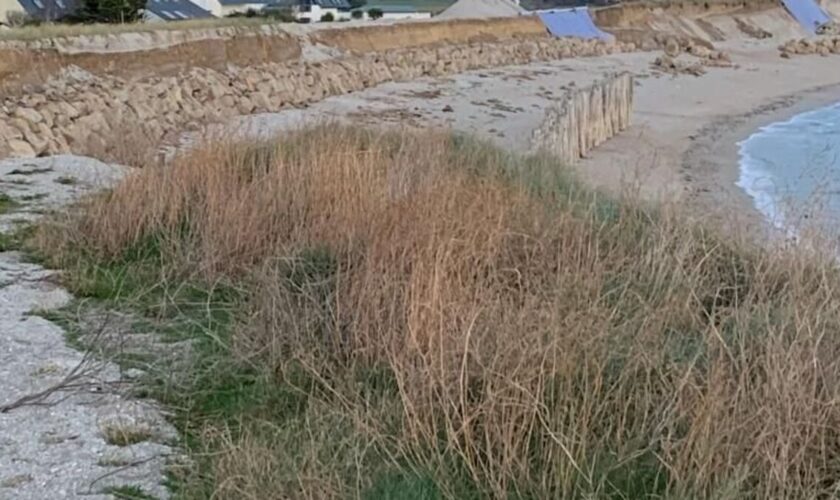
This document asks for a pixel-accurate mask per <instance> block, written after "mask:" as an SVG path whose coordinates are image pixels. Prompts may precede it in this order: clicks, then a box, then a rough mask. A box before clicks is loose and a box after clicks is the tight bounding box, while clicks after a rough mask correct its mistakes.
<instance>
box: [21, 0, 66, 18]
mask: <svg viewBox="0 0 840 500" xmlns="http://www.w3.org/2000/svg"><path fill="white" fill-rule="evenodd" d="M18 1H19V2H20V5H21V7H23V10H24V11H25V12H26V14H27V15H29V16H31V17H34V18H36V19H43V20H46V21H54V20H56V19H61V18H62V17H65V16H67V15H69V14H72V13H74V12H76V9H77V8H78V7H79V2H78V1H77V0H18Z"/></svg>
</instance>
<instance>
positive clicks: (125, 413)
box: [0, 156, 177, 500]
mask: <svg viewBox="0 0 840 500" xmlns="http://www.w3.org/2000/svg"><path fill="white" fill-rule="evenodd" d="M127 171H128V169H126V168H124V167H119V166H114V165H106V164H104V163H101V162H99V161H97V160H93V159H89V158H82V157H76V156H57V157H51V158H40V159H35V160H0V193H4V194H5V195H7V196H9V197H10V198H12V200H14V201H15V202H16V204H15V205H14V206H13V208H12V210H10V211H7V212H6V213H3V214H0V230H2V231H8V230H12V229H14V227H15V226H17V225H18V224H20V223H22V222H24V221H31V220H34V219H37V217H39V216H40V215H41V214H43V213H44V212H45V211H48V210H54V209H56V208H60V207H62V206H64V205H66V204H68V203H70V202H72V201H73V200H75V199H78V197H79V196H81V195H83V194H85V193H88V192H91V191H93V190H96V189H101V188H103V187H106V186H108V185H111V184H113V183H114V182H116V181H117V180H118V179H120V178H121V177H123V176H124V175H125V174H126V172H127ZM57 283H58V280H57V276H56V273H55V272H54V271H51V270H48V269H44V268H43V267H41V266H40V265H37V264H33V263H30V262H27V261H26V259H25V258H24V256H23V255H21V254H19V253H17V252H2V253H0V380H2V389H3V390H2V391H0V499H9V500H12V499H14V500H27V499H32V500H44V499H65V498H85V499H105V498H113V496H112V495H110V494H108V493H107V492H108V490H109V489H110V488H114V487H119V486H132V487H138V488H141V489H142V490H143V491H144V492H145V493H147V494H150V495H152V496H154V497H155V498H168V497H169V496H170V495H169V492H168V490H167V489H166V488H165V487H164V486H163V484H162V482H163V480H164V474H165V467H166V465H167V461H168V460H170V459H175V458H177V455H176V451H175V449H174V448H173V446H172V445H173V444H174V443H175V442H176V441H177V433H176V432H175V430H174V428H172V426H171V425H169V424H168V423H167V422H166V420H165V419H164V417H163V415H162V413H161V411H160V409H159V408H158V407H157V406H156V405H155V404H154V402H151V401H141V400H134V399H131V398H130V397H128V396H127V395H126V392H127V391H126V388H127V384H126V382H127V381H126V378H125V377H124V376H123V375H122V374H121V373H120V370H119V368H118V367H117V366H115V365H114V364H112V363H109V362H107V361H103V360H100V359H95V357H93V356H90V355H86V354H85V353H83V352H80V351H78V350H76V349H73V348H72V347H70V346H68V345H67V343H66V340H65V334H66V333H65V332H64V331H63V330H62V328H61V327H60V326H58V325H56V324H55V323H53V322H51V321H48V320H47V319H44V318H43V317H40V316H38V315H35V314H32V313H33V312H36V313H37V312H39V311H49V310H51V309H55V308H59V307H62V306H64V305H66V304H68V303H69V302H70V301H71V300H72V297H71V295H70V294H69V293H68V292H67V291H66V290H64V289H62V288H61V287H60V286H59V285H58V284H57ZM133 375H135V376H136V375H137V374H133ZM4 410H5V411H4ZM121 436H130V437H131V439H121V438H120V437H121ZM121 444H122V445H125V446H120V445H121Z"/></svg>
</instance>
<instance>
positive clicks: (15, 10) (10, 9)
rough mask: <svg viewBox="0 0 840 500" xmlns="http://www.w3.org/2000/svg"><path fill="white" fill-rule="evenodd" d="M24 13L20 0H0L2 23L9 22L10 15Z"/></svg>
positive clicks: (0, 22)
mask: <svg viewBox="0 0 840 500" xmlns="http://www.w3.org/2000/svg"><path fill="white" fill-rule="evenodd" d="M17 15H24V11H23V6H22V5H21V4H20V2H18V0H0V24H8V20H9V17H10V16H17Z"/></svg>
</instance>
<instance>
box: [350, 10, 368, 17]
mask: <svg viewBox="0 0 840 500" xmlns="http://www.w3.org/2000/svg"><path fill="white" fill-rule="evenodd" d="M350 17H352V18H353V19H361V18H363V17H365V13H364V11H361V10H354V11H353V12H351V13H350Z"/></svg>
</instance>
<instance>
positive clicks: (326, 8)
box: [265, 0, 351, 23]
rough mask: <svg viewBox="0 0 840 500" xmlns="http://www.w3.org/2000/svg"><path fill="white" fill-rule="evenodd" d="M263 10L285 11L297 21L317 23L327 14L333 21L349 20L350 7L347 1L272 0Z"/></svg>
mask: <svg viewBox="0 0 840 500" xmlns="http://www.w3.org/2000/svg"><path fill="white" fill-rule="evenodd" d="M265 8H266V9H267V10H286V11H288V12H290V13H291V14H292V16H294V18H295V19H297V20H299V21H303V22H314V23H317V22H319V21H321V19H322V18H323V17H324V16H326V15H328V14H329V15H332V18H333V21H340V20H342V19H350V8H351V7H350V2H349V0H273V1H272V2H271V3H270V4H269V5H267V6H266V7H265Z"/></svg>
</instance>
